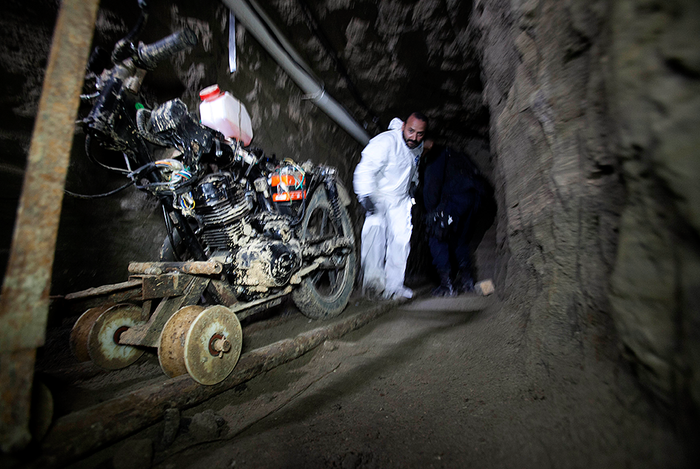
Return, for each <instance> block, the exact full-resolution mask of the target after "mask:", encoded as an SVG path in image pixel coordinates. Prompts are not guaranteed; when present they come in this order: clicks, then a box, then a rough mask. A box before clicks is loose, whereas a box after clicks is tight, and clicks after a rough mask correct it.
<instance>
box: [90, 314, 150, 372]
mask: <svg viewBox="0 0 700 469" xmlns="http://www.w3.org/2000/svg"><path fill="white" fill-rule="evenodd" d="M140 324H143V320H142V319H141V308H139V307H138V306H135V305H130V304H120V305H116V306H112V307H111V308H109V309H107V310H106V311H105V312H104V313H102V314H101V315H100V316H99V317H98V318H97V320H96V321H95V323H94V325H93V326H92V328H91V329H90V334H89V335H88V342H87V346H88V354H89V355H90V359H91V360H92V362H93V363H94V364H95V365H97V366H99V367H100V368H104V369H106V370H118V369H120V368H125V367H127V366H129V365H131V364H132V363H134V362H135V361H136V360H138V359H139V357H141V355H143V353H144V349H143V348H139V347H135V346H133V345H122V344H120V343H119V337H120V336H121V334H123V333H124V332H126V331H127V330H128V329H130V328H132V327H135V326H138V325H140Z"/></svg>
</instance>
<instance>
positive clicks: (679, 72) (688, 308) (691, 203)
mask: <svg viewBox="0 0 700 469" xmlns="http://www.w3.org/2000/svg"><path fill="white" fill-rule="evenodd" d="M610 22H611V25H612V26H611V30H612V42H611V43H612V47H611V51H610V64H609V69H610V80H609V82H610V90H611V91H610V94H611V98H612V99H611V100H610V102H611V111H612V112H611V115H612V116H614V118H615V130H616V132H617V134H616V142H615V143H616V146H615V153H616V156H617V157H618V158H619V159H620V161H621V164H622V174H623V177H624V180H625V184H626V187H627V202H626V205H625V208H624V211H623V213H622V219H621V226H620V239H619V246H618V256H617V261H616V264H615V270H614V273H613V276H612V279H611V280H612V284H611V293H612V295H611V298H612V304H613V307H614V309H613V311H614V314H615V323H616V325H617V330H618V332H619V334H620V338H621V339H622V341H623V343H624V345H625V353H626V355H627V356H628V358H630V360H633V362H634V363H636V364H637V367H636V369H637V371H638V374H639V376H640V378H641V379H642V381H643V382H644V383H645V384H646V385H647V386H648V387H649V388H650V389H652V390H654V391H655V393H656V394H657V395H658V396H660V397H662V398H663V399H665V400H668V401H671V400H672V399H673V398H676V397H678V396H681V397H682V396H684V395H685V394H688V395H690V396H692V400H693V401H694V402H695V403H696V404H700V345H699V344H700V341H699V340H698V339H699V338H700V293H699V292H700V238H699V236H698V235H700V184H698V177H699V176H700V155H699V153H698V148H700V135H699V134H698V132H697V129H698V128H700V35H699V34H698V32H700V3H698V2H697V1H693V0H677V1H670V2H654V1H641V0H624V1H618V2H613V7H612V11H611V20H610Z"/></svg>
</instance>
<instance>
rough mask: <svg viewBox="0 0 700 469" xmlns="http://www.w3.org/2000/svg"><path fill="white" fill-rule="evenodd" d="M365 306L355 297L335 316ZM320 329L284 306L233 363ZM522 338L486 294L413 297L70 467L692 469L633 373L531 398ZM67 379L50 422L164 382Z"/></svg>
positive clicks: (135, 371)
mask: <svg viewBox="0 0 700 469" xmlns="http://www.w3.org/2000/svg"><path fill="white" fill-rule="evenodd" d="M373 307H377V304H375V303H371V302H369V301H367V300H364V299H362V298H353V299H352V301H351V304H350V308H349V309H348V310H347V311H346V312H345V313H343V315H342V316H341V317H346V316H349V315H352V314H355V313H357V312H360V311H366V310H367V309H369V308H373ZM251 319H252V318H251ZM319 324H322V323H319V322H318V321H313V322H312V321H310V320H308V319H306V318H305V317H303V316H301V315H300V314H298V313H297V312H296V311H295V310H294V308H293V307H292V306H291V305H289V304H283V305H282V306H280V307H278V308H276V309H275V311H273V312H272V314H269V315H268V317H266V318H257V319H256V320H254V321H250V322H248V323H247V324H244V337H245V341H244V351H245V350H250V349H253V348H256V347H259V346H261V345H264V344H267V343H271V342H274V341H276V340H279V339H281V338H284V337H293V336H295V335H296V334H298V333H299V332H301V331H304V330H308V329H310V328H312V327H318V325H319ZM519 337H520V332H519V326H518V321H517V318H516V316H515V315H514V314H513V313H512V312H510V311H508V310H507V309H504V308H503V307H502V304H501V303H499V301H498V299H497V298H496V297H495V296H490V297H478V296H475V295H472V296H470V295H465V296H462V297H458V298H440V299H435V298H431V297H430V296H428V295H423V296H421V297H419V298H417V299H414V300H413V301H410V302H407V303H404V304H397V305H396V307H395V308H393V309H391V310H389V311H388V312H387V313H385V314H383V315H382V316H380V317H379V318H378V319H376V320H374V321H373V322H371V323H370V324H369V325H366V326H364V327H362V328H360V329H358V330H356V331H354V332H351V333H350V334H348V335H345V336H344V337H342V338H341V339H339V340H333V341H327V342H326V343H325V344H324V345H322V346H320V347H318V348H316V349H315V350H313V351H312V352H310V353H307V354H306V355H304V356H302V357H301V358H299V359H297V360H294V361H292V362H290V363H288V364H286V365H283V366H280V367H278V368H275V369H274V370H272V371H270V372H267V373H264V374H262V375H260V376H258V377H256V378H254V379H253V380H251V381H249V382H247V383H245V384H242V385H240V386H238V387H236V388H234V389H232V390H230V391H227V392H225V393H223V394H221V395H219V396H217V397H216V398H214V399H212V400H209V401H207V402H205V403H204V404H201V405H199V406H197V407H195V408H191V409H187V410H184V411H182V412H179V411H177V410H170V411H168V412H166V414H165V418H164V420H163V421H161V422H159V423H157V424H155V425H153V426H152V427H150V428H147V429H146V430H144V431H141V432H139V433H137V434H135V435H133V436H131V437H129V438H128V439H127V440H124V441H122V442H120V443H118V444H115V445H113V446H111V447H108V448H105V449H103V450H101V451H99V452H97V453H95V454H92V455H90V456H88V457H86V458H85V459H83V460H81V461H79V462H76V463H74V464H73V465H72V466H70V467H74V468H105V469H108V468H112V467H113V468H115V469H119V468H129V467H138V468H147V467H155V468H162V469H169V468H173V469H174V468H199V467H207V468H210V469H213V468H235V467H246V468H297V467H298V468H316V467H319V468H321V467H323V468H325V467H338V468H389V467H392V468H393V467H446V468H456V467H479V468H485V467H488V468H501V467H518V468H535V467H537V468H546V467H551V468H569V467H571V468H589V467H605V468H618V467H619V468H627V467H631V468H647V467H648V468H680V467H688V466H689V464H688V462H687V460H686V459H685V457H684V452H683V449H682V447H681V445H680V443H679V442H678V440H677V438H676V436H675V434H674V430H673V428H672V427H671V425H670V424H669V423H668V422H667V421H666V420H665V419H664V418H663V417H662V416H660V415H659V413H658V412H656V411H655V410H654V409H653V407H652V406H651V404H650V403H649V401H648V400H647V399H646V398H645V397H644V396H643V395H642V394H641V392H640V391H639V389H638V387H637V385H636V384H635V382H634V380H633V378H632V377H631V376H630V375H629V374H628V373H626V372H619V373H617V374H616V375H615V376H616V378H615V380H614V382H604V381H603V380H601V379H599V377H598V376H607V371H606V373H602V372H601V373H597V371H596V370H590V379H589V380H587V381H586V382H578V383H574V382H566V383H553V384H551V385H550V386H549V387H548V388H535V389H533V387H532V385H531V384H530V383H531V382H532V380H531V379H530V378H529V377H528V376H526V374H525V372H524V370H525V367H524V364H523V356H522V355H523V354H522V353H521V350H520V345H519ZM54 359H60V360H63V359H65V358H61V357H58V356H57V355H54ZM609 366H612V365H611V364H606V363H601V367H609ZM69 368H70V370H71V371H70V373H69V374H70V376H71V381H70V382H68V381H66V376H68V374H64V375H63V377H61V374H60V373H53V380H54V381H53V385H54V386H56V385H58V384H60V383H61V382H62V383H63V384H62V385H61V386H62V388H61V389H62V391H61V392H59V393H58V394H57V395H55V398H56V407H57V412H59V413H60V412H66V411H67V410H69V409H76V408H82V407H86V406H89V405H91V404H94V403H97V402H100V401H103V400H105V399H108V398H110V397H112V396H114V395H117V394H122V393H124V392H128V391H129V390H130V389H135V388H137V387H139V386H143V385H144V384H151V383H154V382H159V381H164V380H165V377H164V376H163V375H162V372H161V371H160V369H159V367H158V362H157V359H156V358H155V356H153V355H147V356H145V357H144V358H143V359H141V360H140V361H139V362H137V363H136V364H134V365H132V366H131V367H129V368H127V369H125V370H121V371H117V372H109V373H104V372H99V371H97V370H95V369H94V366H93V365H91V364H89V363H87V364H81V365H75V364H74V365H73V366H72V367H69ZM66 373H67V372H66ZM81 373H82V374H81ZM62 380H63V381H62ZM49 384H51V383H49Z"/></svg>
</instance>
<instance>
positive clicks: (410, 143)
mask: <svg viewBox="0 0 700 469" xmlns="http://www.w3.org/2000/svg"><path fill="white" fill-rule="evenodd" d="M403 141H404V142H406V146H407V147H408V148H410V149H411V150H413V149H414V148H416V147H418V145H420V144H419V143H418V140H408V139H407V138H406V137H404V139H403Z"/></svg>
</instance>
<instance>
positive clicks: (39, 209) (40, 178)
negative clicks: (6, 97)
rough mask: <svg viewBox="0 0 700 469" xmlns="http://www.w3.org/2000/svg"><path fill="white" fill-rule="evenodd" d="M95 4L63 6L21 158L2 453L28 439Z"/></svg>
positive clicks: (66, 1) (8, 299) (2, 355)
mask: <svg viewBox="0 0 700 469" xmlns="http://www.w3.org/2000/svg"><path fill="white" fill-rule="evenodd" d="M98 5H99V2H98V0H63V2H62V3H61V8H60V10H59V13H58V19H57V21H56V29H55V31H54V36H53V43H52V45H51V53H50V54H49V60H48V65H47V67H46V75H45V77H44V85H43V89H42V92H41V100H40V101H39V110H38V112H37V117H36V123H35V126H34V133H33V135H32V143H31V146H30V149H29V156H28V158H27V170H26V173H25V178H24V185H23V187H22V195H21V197H20V201H19V208H18V210H17V221H16V222H15V230H14V235H13V238H12V248H11V250H10V257H9V261H8V265H7V272H6V275H5V282H4V284H3V288H2V294H1V295H0V339H1V340H0V395H1V396H2V405H0V447H1V448H2V450H3V451H6V452H10V451H15V450H19V449H22V448H23V447H25V446H26V445H27V444H28V443H29V441H30V440H31V435H30V433H29V429H28V427H29V425H28V423H29V406H30V394H31V393H30V391H31V385H32V376H33V373H34V358H35V354H36V348H37V347H40V346H41V345H43V343H44V340H45V334H46V321H47V316H48V310H49V290H50V285H51V269H52V267H53V260H54V251H55V247H56V234H57V232H58V223H59V219H60V215H61V202H62V200H63V188H64V185H65V180H66V173H67V168H68V161H69V158H70V149H71V145H72V143H73V134H74V129H73V123H74V122H75V119H76V115H77V112H78V104H79V102H80V92H81V88H82V84H83V79H84V71H85V64H86V63H87V58H88V54H89V52H90V45H91V42H92V34H93V28H94V25H95V20H96V18H97V9H98ZM10 363H11V364H12V366H7V364H10Z"/></svg>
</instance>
